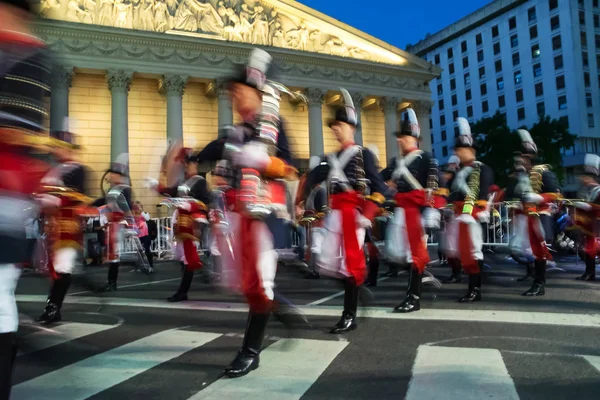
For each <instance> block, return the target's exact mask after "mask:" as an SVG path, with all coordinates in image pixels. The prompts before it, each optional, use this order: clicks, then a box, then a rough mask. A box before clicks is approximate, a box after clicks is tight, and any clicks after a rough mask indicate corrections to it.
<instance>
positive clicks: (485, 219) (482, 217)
mask: <svg viewBox="0 0 600 400" xmlns="http://www.w3.org/2000/svg"><path fill="white" fill-rule="evenodd" d="M477 219H478V220H479V222H481V223H482V224H489V223H490V212H489V211H480V212H478V213H477Z"/></svg>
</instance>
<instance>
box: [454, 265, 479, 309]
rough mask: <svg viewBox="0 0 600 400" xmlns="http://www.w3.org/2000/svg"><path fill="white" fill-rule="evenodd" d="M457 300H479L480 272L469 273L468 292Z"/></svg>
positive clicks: (469, 301) (467, 301)
mask: <svg viewBox="0 0 600 400" xmlns="http://www.w3.org/2000/svg"><path fill="white" fill-rule="evenodd" d="M458 301H459V302H460V303H472V302H474V301H481V272H480V273H478V274H471V275H469V292H468V293H467V294H466V295H465V296H463V297H461V298H460V299H459V300H458Z"/></svg>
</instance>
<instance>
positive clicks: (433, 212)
mask: <svg viewBox="0 0 600 400" xmlns="http://www.w3.org/2000/svg"><path fill="white" fill-rule="evenodd" d="M441 221H442V214H441V213H440V212H439V210H437V209H435V208H431V207H427V208H426V209H425V210H424V211H423V223H424V224H425V228H429V229H439V228H440V223H441Z"/></svg>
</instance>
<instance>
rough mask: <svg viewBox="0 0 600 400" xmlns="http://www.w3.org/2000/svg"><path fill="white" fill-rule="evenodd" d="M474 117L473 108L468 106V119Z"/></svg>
mask: <svg viewBox="0 0 600 400" xmlns="http://www.w3.org/2000/svg"><path fill="white" fill-rule="evenodd" d="M472 117H473V106H467V118H472Z"/></svg>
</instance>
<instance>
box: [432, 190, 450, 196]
mask: <svg viewBox="0 0 600 400" xmlns="http://www.w3.org/2000/svg"><path fill="white" fill-rule="evenodd" d="M433 194H434V195H435V196H444V197H446V196H449V195H450V190H449V189H448V188H439V189H438V190H436V191H435V192H433Z"/></svg>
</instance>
